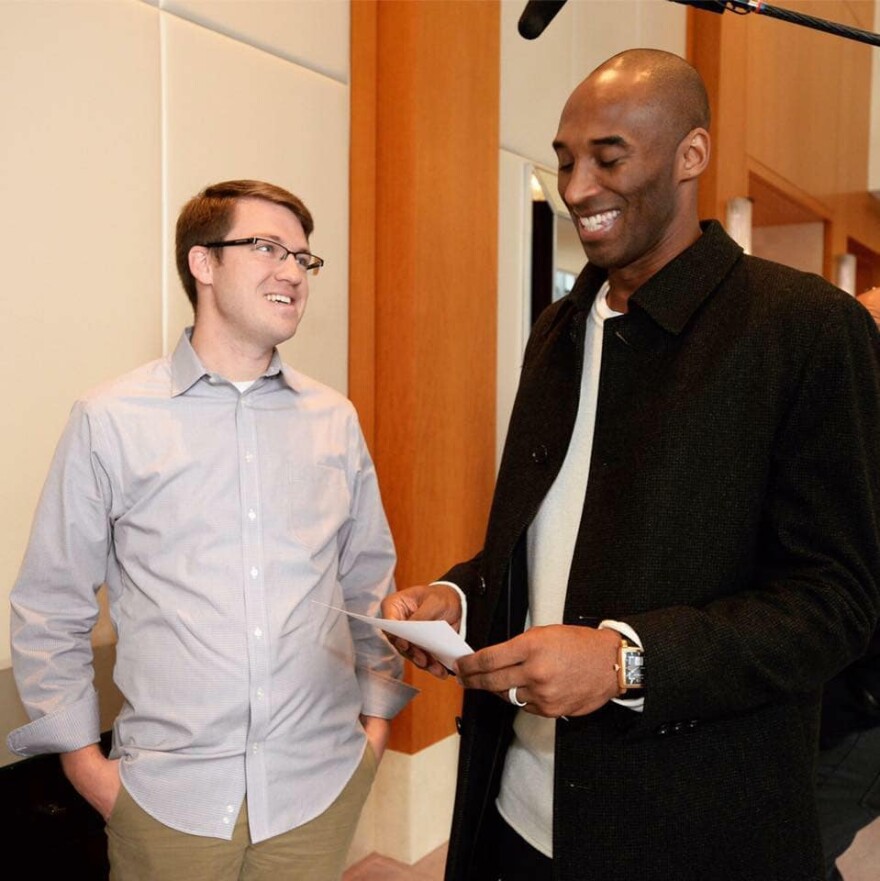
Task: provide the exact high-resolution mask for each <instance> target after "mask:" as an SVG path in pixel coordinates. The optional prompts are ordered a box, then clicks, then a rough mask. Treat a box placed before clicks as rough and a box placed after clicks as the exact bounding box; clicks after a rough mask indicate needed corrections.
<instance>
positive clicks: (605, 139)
mask: <svg viewBox="0 0 880 881" xmlns="http://www.w3.org/2000/svg"><path fill="white" fill-rule="evenodd" d="M708 127H709V110H708V102H707V99H706V92H705V89H704V87H703V83H702V82H701V80H700V77H699V75H698V74H697V72H696V71H695V70H694V69H693V68H692V67H691V66H690V65H688V64H687V63H686V62H684V61H683V60H682V59H681V58H679V57H677V56H675V55H670V54H668V53H664V52H658V51H651V50H635V51H628V52H624V53H622V54H620V55H617V56H615V57H613V58H611V59H609V60H608V61H607V62H605V63H604V64H602V65H601V66H600V67H599V68H598V69H596V70H595V71H594V72H593V73H591V74H590V76H588V77H587V79H586V80H584V82H583V83H581V84H580V85H579V86H578V87H577V89H575V91H574V92H573V94H572V95H571V97H570V98H569V99H568V101H567V103H566V105H565V107H564V109H563V111H562V117H561V119H560V123H559V129H558V132H557V135H556V139H555V141H554V147H555V150H556V154H557V156H558V160H559V192H560V194H561V196H562V198H563V199H564V200H565V203H566V205H567V206H568V209H569V211H570V213H571V218H572V221H573V223H574V224H575V227H576V229H577V232H578V235H579V236H580V240H581V243H582V245H583V248H584V252H585V253H586V255H587V258H588V260H589V262H588V265H587V267H586V268H585V269H584V271H583V272H582V274H581V275H580V277H579V278H578V281H577V283H576V284H575V287H574V289H573V290H572V292H571V294H570V295H569V296H567V297H565V298H563V299H562V300H561V301H559V302H557V303H554V304H553V305H551V306H550V307H548V308H547V309H546V310H545V311H544V312H543V313H542V314H541V316H540V317H539V319H538V321H537V323H536V325H535V328H534V330H533V332H532V336H531V339H530V340H529V344H528V347H527V350H526V353H525V358H524V364H523V368H522V376H521V380H520V387H519V392H518V395H517V399H516V403H515V405H514V409H513V413H512V416H511V420H510V426H509V430H508V435H507V441H506V445H505V450H504V456H503V459H502V462H501V466H500V470H499V474H498V481H497V485H496V490H495V497H494V501H493V505H492V511H491V514H490V517H489V523H488V528H487V532H486V538H485V544H484V546H483V549H482V551H481V552H480V553H479V554H478V555H477V556H476V557H474V558H473V559H472V560H470V561H468V562H465V563H461V564H459V565H458V566H455V567H454V568H453V569H451V570H450V571H449V572H447V573H446V574H445V576H444V577H443V578H442V579H441V580H440V582H439V583H438V582H435V583H433V584H430V585H418V586H415V587H412V588H408V589H406V590H404V591H401V592H400V593H398V594H396V595H392V596H391V597H389V598H387V599H386V600H385V601H384V602H383V612H384V614H385V615H386V616H388V617H395V618H413V619H418V618H443V619H445V620H447V621H449V622H450V623H451V624H452V625H453V626H455V627H459V628H460V629H461V630H462V631H463V632H465V633H466V638H467V640H468V642H469V643H470V645H471V646H473V647H474V648H475V649H477V651H475V653H473V654H471V655H468V656H466V657H463V658H462V659H460V661H459V662H458V664H457V670H456V671H455V672H456V673H457V675H458V677H459V678H460V680H461V682H462V683H463V685H465V686H466V692H465V699H464V711H463V715H462V719H461V720H460V724H459V730H460V732H461V744H460V753H459V774H458V789H457V795H456V801H455V812H454V819H453V827H452V835H451V839H450V844H449V857H448V864H447V869H446V878H447V881H486V879H492V881H495V879H498V878H501V879H503V881H518V879H527V881H544V879H546V881H549V879H554V881H607V879H615V881H617V879H638V881H706V879H709V878H711V879H713V881H771V879H772V881H816V879H818V878H820V877H821V872H822V852H821V845H820V837H819V826H818V821H817V812H816V808H815V800H814V797H813V771H814V765H815V756H816V733H817V726H818V714H819V700H820V692H821V687H822V684H823V682H825V681H826V680H827V679H829V678H830V677H831V676H832V675H833V674H834V673H836V672H837V671H838V670H840V669H841V668H842V667H844V665H846V664H847V663H848V662H850V661H852V660H853V659H854V658H856V657H857V656H859V655H860V654H861V653H862V652H864V650H865V647H866V645H867V642H868V638H869V635H870V633H871V632H872V630H873V627H874V622H875V620H876V617H877V614H878V606H880V588H878V584H877V573H878V572H880V536H878V531H877V516H876V512H877V506H878V500H880V478H878V469H877V467H876V461H875V457H876V451H877V449H880V347H878V334H877V331H876V328H875V327H874V325H873V323H872V322H871V320H870V316H869V315H868V314H867V313H866V312H865V310H864V309H862V308H861V307H860V306H859V305H858V304H856V303H855V302H854V300H853V299H852V298H851V297H848V296H846V295H845V294H844V293H843V292H841V291H840V290H838V289H837V288H835V287H833V286H832V285H830V284H828V283H827V282H825V281H824V280H823V279H821V278H819V277H817V276H813V275H807V274H804V273H802V272H797V271H795V270H792V269H789V268H786V267H783V266H779V265H777V264H773V263H768V262H766V261H761V260H757V259H753V258H751V257H747V256H744V255H743V252H742V250H741V249H740V248H739V247H738V246H737V245H736V243H735V242H734V241H732V240H731V239H730V238H729V237H728V236H727V235H726V234H725V232H724V230H723V229H722V227H721V225H720V224H718V223H717V222H708V223H700V221H699V217H698V214H697V184H698V180H699V178H700V175H701V174H703V172H704V171H705V169H706V166H707V163H708V161H709V150H710V139H709V133H708ZM397 647H398V649H399V650H400V651H402V652H403V653H404V654H406V655H407V656H408V657H409V658H410V659H411V660H412V661H413V662H414V663H416V664H417V665H419V666H422V667H425V668H427V669H429V670H431V671H433V672H435V673H437V674H439V675H442V673H443V671H442V669H441V668H440V666H439V665H438V664H437V662H436V660H435V659H434V658H432V657H430V656H429V655H426V654H425V652H424V651H422V650H420V649H418V648H417V647H414V646H412V645H408V644H406V643H401V642H399V641H398V643H397Z"/></svg>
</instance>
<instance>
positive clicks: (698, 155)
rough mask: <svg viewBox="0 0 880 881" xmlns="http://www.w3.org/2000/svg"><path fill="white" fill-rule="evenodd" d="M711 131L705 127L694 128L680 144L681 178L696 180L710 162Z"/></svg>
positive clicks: (683, 179) (679, 166)
mask: <svg viewBox="0 0 880 881" xmlns="http://www.w3.org/2000/svg"><path fill="white" fill-rule="evenodd" d="M709 152H710V140H709V132H707V131H706V129H704V128H695V129H692V130H691V131H689V132H688V133H687V135H685V137H684V138H683V139H682V141H681V143H680V144H679V165H678V168H679V180H682V181H687V180H695V179H696V178H698V177H699V176H700V175H701V174H702V173H703V172H704V171H705V170H706V166H707V165H708V164H709Z"/></svg>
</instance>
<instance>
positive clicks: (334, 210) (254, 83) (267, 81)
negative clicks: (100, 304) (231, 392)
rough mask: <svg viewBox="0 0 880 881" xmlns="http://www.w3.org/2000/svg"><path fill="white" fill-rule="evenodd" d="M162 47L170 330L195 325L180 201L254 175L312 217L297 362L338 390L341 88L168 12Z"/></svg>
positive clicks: (344, 191)
mask: <svg viewBox="0 0 880 881" xmlns="http://www.w3.org/2000/svg"><path fill="white" fill-rule="evenodd" d="M162 39H163V41H164V51H165V83H164V97H165V105H166V143H165V167H166V194H167V205H166V218H165V226H166V228H167V229H168V230H169V243H168V254H167V264H166V273H167V278H166V290H167V291H168V303H167V316H168V317H167V334H166V344H167V345H168V346H169V347H173V345H174V343H175V341H176V340H177V337H178V336H179V334H180V330H181V328H182V327H183V326H184V325H186V324H190V323H192V312H191V310H190V307H189V303H188V301H187V300H186V297H185V295H184V293H183V289H182V288H181V287H180V283H179V281H178V279H177V275H176V273H175V271H174V269H173V264H174V260H173V255H172V250H173V228H174V223H175V220H176V218H177V214H178V212H179V210H180V208H181V206H182V205H183V204H184V202H186V200H187V199H188V198H190V196H192V195H194V194H195V193H196V192H198V191H199V190H200V189H201V188H202V187H204V186H206V185H207V184H209V183H213V182H216V181H220V180H227V179H230V178H259V179H263V180H269V181H271V182H272V183H276V184H279V185H280V186H283V187H286V188H287V189H289V190H291V191H292V192H294V193H296V194H297V195H298V196H300V197H301V198H302V199H303V200H304V201H305V203H306V205H308V207H309V209H310V210H311V212H312V214H313V215H314V218H315V233H314V234H313V235H312V240H311V246H312V249H313V250H314V252H315V253H316V254H319V255H320V256H321V257H323V258H324V259H325V260H326V261H327V265H326V266H325V268H324V269H323V270H322V271H321V274H320V275H319V276H318V277H316V278H312V279H310V285H309V287H310V299H309V305H308V309H307V311H306V316H305V319H304V320H303V322H302V325H301V326H300V329H299V331H298V333H297V336H296V337H295V338H294V339H293V340H292V341H291V342H290V343H286V344H285V345H284V346H282V354H283V355H284V357H285V359H286V360H287V361H288V362H290V363H291V364H292V365H293V366H294V367H296V368H297V369H299V370H302V371H303V372H305V373H307V374H309V375H311V376H313V377H315V378H316V379H319V380H321V381H322V382H325V383H327V384H329V385H331V386H333V387H334V388H337V389H339V390H340V391H343V392H344V391H345V390H346V387H347V363H348V333H347V327H348V289H347V276H348V87H347V86H346V85H342V84H340V83H338V82H336V81H334V80H332V79H330V78H328V77H326V76H323V75H320V74H316V73H314V72H313V71H310V70H306V69H305V68H302V67H300V66H298V65H296V64H292V63H291V62H289V61H284V60H282V59H280V58H278V57H276V56H273V55H269V54H268V53H266V52H260V51H258V50H256V49H254V48H252V47H251V46H247V45H245V44H242V43H239V42H236V41H235V40H232V39H230V38H228V37H225V36H222V35H219V34H216V33H213V32H211V31H208V30H206V29H204V28H202V27H199V26H197V25H194V24H191V23H190V22H187V21H183V20H181V19H179V18H177V17H175V16H171V15H168V14H163V15H162Z"/></svg>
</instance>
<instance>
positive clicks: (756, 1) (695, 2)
mask: <svg viewBox="0 0 880 881" xmlns="http://www.w3.org/2000/svg"><path fill="white" fill-rule="evenodd" d="M673 2H674V3H684V4H685V5H687V6H696V7H697V8H699V9H704V10H707V11H709V12H724V11H725V10H726V9H729V10H731V12H736V13H737V14H738V15H748V13H750V12H756V13H757V14H758V15H767V16H769V17H770V18H778V19H780V20H781V21H787V22H789V23H791V24H799V25H803V26H805V27H809V28H813V29H814V30H817V31H824V32H825V33H828V34H834V35H835V36H838V37H846V38H847V39H848V40H858V41H859V42H861V43H869V44H870V45H872V46H880V34H874V33H871V31H865V30H862V29H861V28H854V27H851V26H850V25H845V24H838V23H836V22H833V21H826V20H825V19H823V18H816V17H815V16H812V15H806V14H805V13H803V12H795V11H794V10H793V9H782V8H780V7H779V6H771V5H770V4H769V3H764V2H762V0H673Z"/></svg>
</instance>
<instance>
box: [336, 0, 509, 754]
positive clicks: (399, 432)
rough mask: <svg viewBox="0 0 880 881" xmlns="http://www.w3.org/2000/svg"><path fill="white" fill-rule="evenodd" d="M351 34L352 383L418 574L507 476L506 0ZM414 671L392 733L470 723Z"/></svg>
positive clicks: (405, 740)
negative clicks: (503, 269)
mask: <svg viewBox="0 0 880 881" xmlns="http://www.w3.org/2000/svg"><path fill="white" fill-rule="evenodd" d="M371 40H372V41H373V47H374V48H373V49H370V48H369V47H368V46H367V45H366V43H368V42H369V41H371ZM352 47H353V54H352V105H353V106H352V219H351V253H352V260H351V278H352V288H351V296H352V301H353V302H352V304H351V316H352V319H351V326H350V331H351V335H350V343H349V345H350V349H351V352H350V363H351V365H352V371H353V372H357V371H363V375H362V376H361V375H357V376H355V375H352V376H351V377H350V382H349V388H350V393H351V395H352V399H353V400H354V402H355V405H356V406H357V407H358V409H359V410H360V411H362V412H364V413H366V414H372V416H371V417H370V416H369V415H368V419H369V418H372V422H373V424H372V429H371V435H372V436H371V440H370V442H371V445H372V452H373V456H374V458H375V461H376V467H377V471H378V473H379V479H380V482H381V486H382V494H383V498H384V501H385V506H386V509H387V511H388V516H389V520H390V522H391V527H392V531H393V533H394V537H395V541H396V543H397V548H398V554H399V565H398V570H397V584H398V587H405V586H408V585H410V584H416V583H424V582H426V581H429V580H431V579H433V578H436V577H439V576H440V575H442V574H443V572H444V571H445V570H446V569H447V568H448V567H449V566H450V565H451V564H453V563H455V562H457V561H459V560H461V559H463V558H465V557H467V556H470V555H472V554H473V553H475V552H476V551H477V550H478V549H479V547H480V546H481V544H482V539H483V531H484V529H485V521H486V517H487V514H488V507H489V503H490V500H491V493H492V488H493V483H494V476H495V462H494V448H495V440H494V431H495V415H494V409H495V348H496V339H495V327H496V286H497V230H498V156H499V152H498V151H499V140H498V108H499V83H498V78H499V52H500V46H499V7H498V3H497V2H495V0H486V2H482V0H463V2H444V3H411V2H396V0H383V2H380V3H373V2H369V0H359V2H358V3H354V4H352ZM370 91H372V95H370V94H368V93H369V92H370ZM361 102H363V103H361ZM371 107H372V110H370V108H371ZM365 108H366V109H365ZM361 111H364V113H363V116H360V114H361ZM371 145H374V146H371ZM372 154H374V158H371V156H372ZM356 197H357V201H355V200H356ZM371 200H372V205H371ZM371 251H372V255H373V256H372V258H371V256H370V253H371ZM361 261H363V266H364V267H365V272H364V274H363V276H362V275H361V265H362V263H361ZM370 278H372V281H370ZM355 299H357V300H358V302H357V303H355V302H354V300H355ZM371 374H372V375H371ZM408 675H410V676H412V677H413V681H414V682H415V684H417V685H418V686H419V687H420V688H422V689H423V693H422V694H421V695H420V696H419V698H417V700H416V701H414V702H413V704H412V705H411V707H410V708H408V709H407V710H406V711H405V712H404V713H403V714H402V715H401V716H400V717H399V718H398V719H397V720H395V724H394V729H393V734H392V746H393V747H394V748H395V749H398V750H401V751H404V752H410V753H412V752H416V751H418V750H420V749H422V748H424V747H425V746H428V745H430V744H431V743H434V742H436V741H437V740H439V739H440V738H442V737H445V736H447V735H448V734H450V733H451V732H452V731H454V730H455V729H454V718H455V714H456V713H457V711H458V707H459V704H460V700H461V693H460V689H459V688H458V686H457V685H456V684H455V683H454V682H451V681H450V682H445V683H440V682H437V681H435V680H433V679H432V678H430V677H427V676H424V675H422V674H419V673H418V672H417V671H413V670H412V668H410V669H409V670H408Z"/></svg>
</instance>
